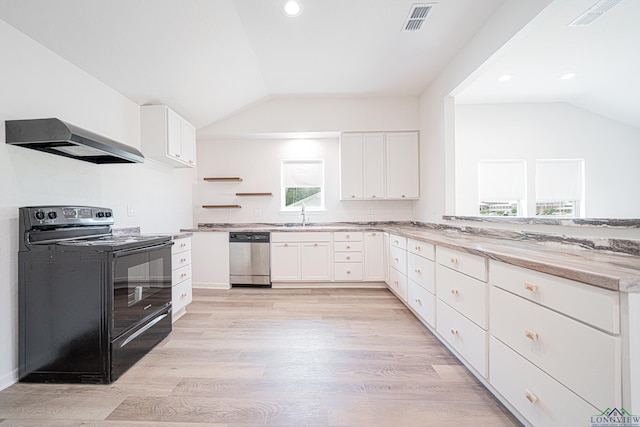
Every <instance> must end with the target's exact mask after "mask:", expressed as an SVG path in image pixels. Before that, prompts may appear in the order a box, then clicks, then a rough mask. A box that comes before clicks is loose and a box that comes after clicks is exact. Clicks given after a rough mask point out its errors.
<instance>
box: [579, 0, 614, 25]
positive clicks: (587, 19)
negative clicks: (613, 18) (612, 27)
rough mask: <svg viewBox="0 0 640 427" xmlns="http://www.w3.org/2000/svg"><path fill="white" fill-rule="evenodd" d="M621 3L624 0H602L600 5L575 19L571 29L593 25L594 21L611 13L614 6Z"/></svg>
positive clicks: (597, 4)
mask: <svg viewBox="0 0 640 427" xmlns="http://www.w3.org/2000/svg"><path fill="white" fill-rule="evenodd" d="M621 1H622V0H600V1H599V2H598V3H596V4H594V5H593V6H591V8H589V10H587V11H586V12H585V13H583V14H582V15H580V16H578V17H577V18H576V19H574V20H573V21H572V22H571V23H570V24H569V27H586V26H587V25H591V24H592V23H593V21H595V20H596V19H598V18H600V17H601V16H602V15H604V14H605V13H606V12H608V11H610V10H611V9H612V8H613V6H615V5H617V4H618V3H620V2H621Z"/></svg>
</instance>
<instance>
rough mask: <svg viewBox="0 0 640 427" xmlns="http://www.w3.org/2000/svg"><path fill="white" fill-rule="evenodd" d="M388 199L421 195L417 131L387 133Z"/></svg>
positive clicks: (414, 197) (416, 197)
mask: <svg viewBox="0 0 640 427" xmlns="http://www.w3.org/2000/svg"><path fill="white" fill-rule="evenodd" d="M386 137H387V138H386V149H387V152H386V154H387V199H418V198H419V197H420V172H419V170H420V156H419V147H418V133H417V132H390V133H387V135H386Z"/></svg>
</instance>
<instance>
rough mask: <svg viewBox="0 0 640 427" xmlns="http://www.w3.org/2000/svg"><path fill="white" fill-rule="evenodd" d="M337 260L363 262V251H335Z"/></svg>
mask: <svg viewBox="0 0 640 427" xmlns="http://www.w3.org/2000/svg"><path fill="white" fill-rule="evenodd" d="M333 260H334V261H335V262H362V252H334V254H333Z"/></svg>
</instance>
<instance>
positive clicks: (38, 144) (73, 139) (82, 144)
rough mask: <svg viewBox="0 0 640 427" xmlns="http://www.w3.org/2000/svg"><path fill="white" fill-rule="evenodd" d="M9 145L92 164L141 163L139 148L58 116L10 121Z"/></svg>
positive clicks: (142, 159) (8, 126) (141, 156)
mask: <svg viewBox="0 0 640 427" xmlns="http://www.w3.org/2000/svg"><path fill="white" fill-rule="evenodd" d="M4 126H5V133H6V142H7V144H12V145H18V146H21V147H25V148H31V149H32V150H38V151H44V152H46V153H51V154H56V155H59V156H65V157H70V158H72V159H78V160H84V161H86V162H91V163H98V164H103V163H142V162H144V156H143V155H142V153H141V152H140V151H138V150H136V149H135V148H133V147H130V146H128V145H125V144H121V143H119V142H116V141H114V140H112V139H109V138H106V137H104V136H101V135H97V134H95V133H93V132H89V131H87V130H84V129H81V128H79V127H77V126H74V125H71V124H69V123H65V122H63V121H62V120H59V119H29V120H7V121H5V123H4Z"/></svg>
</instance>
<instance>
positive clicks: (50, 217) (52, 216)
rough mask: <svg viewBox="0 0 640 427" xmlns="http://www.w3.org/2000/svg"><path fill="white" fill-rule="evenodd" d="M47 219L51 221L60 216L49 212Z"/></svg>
mask: <svg viewBox="0 0 640 427" xmlns="http://www.w3.org/2000/svg"><path fill="white" fill-rule="evenodd" d="M47 217H49V219H56V218H57V217H58V214H57V213H55V212H49V213H48V214H47Z"/></svg>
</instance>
